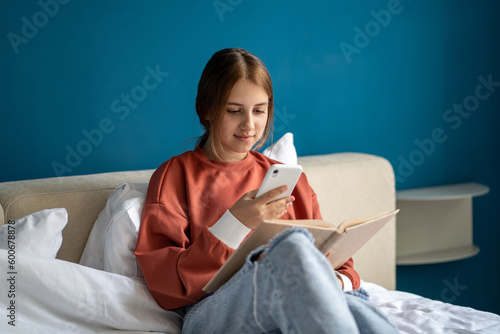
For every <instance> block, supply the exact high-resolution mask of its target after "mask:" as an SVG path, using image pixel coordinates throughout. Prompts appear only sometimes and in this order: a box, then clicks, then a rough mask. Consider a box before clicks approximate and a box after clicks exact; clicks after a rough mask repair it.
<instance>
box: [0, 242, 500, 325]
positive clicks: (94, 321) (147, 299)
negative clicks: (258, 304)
mask: <svg viewBox="0 0 500 334" xmlns="http://www.w3.org/2000/svg"><path fill="white" fill-rule="evenodd" d="M0 268H2V271H3V274H2V276H3V277H2V278H1V279H0V291H1V295H0V309H1V310H2V312H0V313H2V314H1V317H0V333H23V334H25V333H28V334H29V333H36V334H42V333H50V334H53V333H64V334H67V333H104V334H111V333H115V334H116V333H118V332H121V331H126V332H127V333H146V332H149V333H151V332H153V333H167V334H178V333H180V332H181V325H182V313H181V312H173V311H165V310H163V309H162V308H161V307H160V306H158V304H157V303H156V302H155V300H154V299H153V297H152V296H151V294H150V293H149V291H148V289H147V287H146V285H145V283H144V280H143V279H142V278H134V279H131V278H128V277H126V276H122V275H118V274H113V273H108V272H104V271H101V270H96V269H92V268H88V267H85V266H82V265H79V264H75V263H70V262H65V261H61V260H55V259H50V258H42V257H37V256H34V255H28V254H17V256H16V263H15V274H9V272H10V271H9V263H8V252H7V251H6V250H0ZM9 278H13V279H11V280H9ZM363 287H364V288H365V289H366V290H367V291H368V292H369V293H370V297H371V302H372V303H373V304H374V305H376V306H378V307H379V308H380V309H381V310H382V311H383V312H384V313H385V314H386V315H387V316H388V318H389V319H390V320H391V321H392V322H393V323H394V324H395V325H396V326H397V327H398V328H399V330H400V331H401V332H402V333H500V317H499V316H498V315H495V314H492V313H488V312H481V311H477V310H474V309H471V308H467V307H461V306H455V305H451V304H446V303H443V302H440V301H435V300H430V299H426V298H423V297H420V296H417V295H414V294H410V293H405V292H400V291H389V290H386V289H384V288H382V287H381V286H379V285H377V284H374V283H367V282H364V283H363ZM12 294H13V295H12ZM11 303H13V304H12V305H14V309H13V310H12V307H11ZM9 308H11V310H9ZM12 321H13V322H12ZM9 322H11V324H15V326H12V325H11V324H9Z"/></svg>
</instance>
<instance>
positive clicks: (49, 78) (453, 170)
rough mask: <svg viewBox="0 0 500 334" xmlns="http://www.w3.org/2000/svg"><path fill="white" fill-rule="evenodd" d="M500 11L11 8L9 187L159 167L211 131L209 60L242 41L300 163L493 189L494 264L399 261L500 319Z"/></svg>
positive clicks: (414, 282)
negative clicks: (198, 101)
mask: <svg viewBox="0 0 500 334" xmlns="http://www.w3.org/2000/svg"><path fill="white" fill-rule="evenodd" d="M499 15H500V4H499V3H498V2H496V1H480V2H477V1H472V0H470V1H466V0H442V1H433V0H418V1H411V0H401V1H399V2H398V1H395V0H390V1H368V0H363V1H357V2H356V3H353V2H351V1H345V0H342V1H340V0H336V1H326V0H324V1H320V0H312V1H308V2H304V1H262V0H253V1H249V0H218V1H212V0H210V1H195V2H189V3H188V2H185V1H85V2H84V1H68V0H59V2H55V0H41V1H39V2H37V1H20V0H19V1H15V2H14V1H8V2H7V1H2V2H1V3H0V16H1V20H0V28H1V30H0V32H1V35H2V36H4V37H2V40H1V48H0V50H1V54H0V59H1V62H0V69H1V72H0V73H1V76H0V83H1V93H0V106H1V107H0V108H1V110H2V113H1V119H0V140H1V142H2V145H1V146H2V151H1V156H2V159H1V160H0V161H1V163H0V181H10V180H20V179H28V178H42V177H53V176H58V175H76V174H88V173H97V172H107V171H118V170H135V169H145V168H156V167H157V166H158V165H159V164H160V163H161V162H163V161H165V160H166V159H168V158H169V157H170V156H172V155H175V154H179V153H181V152H182V151H184V150H185V149H190V148H191V147H192V142H189V141H186V139H187V138H190V137H196V136H198V135H199V134H200V127H199V125H198V121H197V118H196V117H195V112H194V98H195V94H196V86H197V82H198V79H199V76H200V74H201V71H202V69H203V67H204V65H205V63H206V61H207V60H208V59H209V57H210V56H211V55H212V54H213V53H214V52H215V51H217V50H219V49H221V48H225V47H236V46H238V47H243V48H246V49H248V50H250V51H251V52H253V53H255V54H256V55H257V56H259V57H261V58H262V59H263V60H264V62H265V63H266V64H267V66H268V68H269V71H270V73H271V75H272V77H273V83H274V88H275V101H276V115H277V117H276V131H275V137H279V136H280V135H282V134H284V133H285V132H287V131H291V132H293V133H294V134H295V140H296V146H297V151H298V153H299V154H300V155H308V154H320V153H330V152H344V151H356V152H366V153H373V154H377V155H381V156H384V157H386V158H387V159H388V160H389V161H390V162H391V163H392V164H393V166H394V169H395V172H396V175H397V177H398V182H397V188H398V189H400V190H401V189H408V188H414V187H423V186H432V185H441V184H449V183H457V182H469V181H474V182H480V183H483V184H486V185H488V186H489V187H490V189H491V192H490V193H489V194H488V195H485V196H482V197H478V198H476V199H475V200H474V210H475V211H474V223H475V226H474V238H475V243H476V244H477V245H479V246H480V247H481V252H480V254H479V255H477V256H475V257H473V258H471V259H468V260H462V261H456V262H451V263H446V264H440V265H429V266H410V267H399V268H398V272H397V274H398V281H397V283H398V288H399V289H400V290H406V291H413V292H417V293H419V294H422V295H424V296H427V297H430V298H434V299H442V298H443V296H445V297H446V298H443V299H446V301H452V302H453V303H456V304H460V305H467V306H472V307H475V308H479V309H482V310H488V311H493V312H495V313H500V302H499V300H500V288H499V284H498V282H499V281H500V266H499V265H498V262H499V261H498V258H499V257H500V247H499V246H498V243H497V242H496V240H497V238H498V235H500V227H499V225H500V221H499V219H498V218H497V216H496V215H495V213H496V209H497V207H498V204H499V203H500V195H499V190H500V182H499V178H498V173H499V171H500V159H499V144H500V135H499V131H498V124H499V122H500V117H499V114H500V86H499V85H500V84H499V82H500V62H499V60H498V59H500V49H499V43H498V39H499V35H500V34H499V33H500V23H499V21H498V17H499ZM488 81H490V83H489V84H485V82H488ZM460 105H463V107H462V109H461V110H460V109H459V108H460ZM455 281H456V282H457V283H458V284H459V285H460V287H461V289H460V290H457V291H458V293H457V294H455V295H454V297H455V298H450V296H449V295H443V291H444V289H446V288H447V282H452V283H453V282H455ZM452 297H453V296H452Z"/></svg>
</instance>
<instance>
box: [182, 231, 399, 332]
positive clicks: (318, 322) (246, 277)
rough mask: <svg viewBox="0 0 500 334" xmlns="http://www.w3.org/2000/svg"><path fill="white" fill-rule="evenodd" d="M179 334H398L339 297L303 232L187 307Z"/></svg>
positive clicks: (272, 246) (374, 313)
mask: <svg viewBox="0 0 500 334" xmlns="http://www.w3.org/2000/svg"><path fill="white" fill-rule="evenodd" d="M262 252H264V253H263V255H264V257H263V258H262V259H260V260H259V261H257V260H256V259H257V257H258V256H259V254H261V253H262ZM182 332H183V333H193V334H194V333H196V334H198V333H237V334H240V333H242V334H244V333H297V334H299V333H315V334H318V333H349V334H350V333H384V334H386V333H398V331H397V329H396V328H395V327H394V326H393V325H392V324H391V323H390V322H389V321H388V320H387V318H386V317H385V316H384V314H383V313H382V312H381V311H380V310H378V309H377V308H376V307H375V306H373V305H371V304H370V303H369V302H368V301H366V300H364V299H363V298H360V297H358V296H354V295H352V294H348V293H344V292H342V290H341V289H340V286H339V284H338V282H337V277H336V275H335V272H334V271H333V269H332V267H331V266H330V263H329V262H328V260H327V259H326V258H325V256H324V255H323V254H322V253H321V252H319V251H318V250H317V248H316V247H315V246H314V243H313V239H312V237H311V235H310V234H309V232H307V230H305V229H302V228H291V229H288V230H285V231H283V232H282V233H280V234H279V235H277V236H276V237H275V238H273V240H271V241H270V242H269V244H268V245H266V246H265V247H261V248H259V249H257V250H255V251H253V252H252V253H251V254H249V256H248V258H247V260H246V263H245V265H244V266H243V268H242V269H241V270H240V271H239V272H238V273H236V275H234V276H233V277H232V278H231V280H229V281H228V282H227V283H226V284H224V285H223V286H222V287H221V288H220V289H219V290H217V291H216V292H215V293H213V294H211V295H207V296H205V298H203V299H201V300H200V301H199V302H197V303H195V304H193V305H191V306H189V307H188V308H187V313H186V315H185V317H184V326H183V330H182Z"/></svg>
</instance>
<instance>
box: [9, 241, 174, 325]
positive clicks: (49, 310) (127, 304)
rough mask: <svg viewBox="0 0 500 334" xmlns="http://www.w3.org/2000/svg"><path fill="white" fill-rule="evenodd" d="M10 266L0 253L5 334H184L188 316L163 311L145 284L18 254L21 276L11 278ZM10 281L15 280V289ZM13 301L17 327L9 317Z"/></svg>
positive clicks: (59, 262) (114, 275)
mask: <svg viewBox="0 0 500 334" xmlns="http://www.w3.org/2000/svg"><path fill="white" fill-rule="evenodd" d="M7 261H8V254H7V251H6V250H3V249H2V250H0V268H2V275H1V279H0V291H1V295H0V309H1V310H2V311H1V312H0V314H1V317H0V333H23V334H29V333H37V334H41V333H50V334H54V333H64V334H72V333H74V334H76V333H104V334H107V333H117V332H118V331H127V333H145V332H153V333H168V334H174V333H175V334H177V333H180V331H181V324H182V316H181V315H180V314H178V313H176V312H172V311H165V310H163V309H162V308H161V307H160V306H158V304H157V303H156V301H155V300H154V299H153V297H152V296H151V294H150V293H149V291H148V289H147V287H146V285H145V283H144V281H143V279H142V278H137V279H131V278H128V277H126V276H122V275H117V274H113V273H108V272H104V271H100V270H96V269H92V268H88V267H84V266H82V265H79V264H75V263H70V262H66V261H61V260H54V259H50V258H42V257H36V256H32V255H28V254H16V259H15V264H14V272H15V273H16V274H8V272H10V271H11V270H9V264H8V263H7ZM9 277H15V280H14V281H12V282H13V283H14V285H11V283H12V282H9V281H8V279H9ZM8 291H13V293H14V294H15V298H11V297H12V295H11V296H10V297H9V293H8ZM12 301H14V302H15V304H14V305H15V312H14V313H13V314H14V316H15V319H14V320H15V322H14V324H15V326H12V325H10V324H9V321H12V319H11V318H9V317H7V316H8V315H10V314H11V311H9V310H7V308H8V307H10V304H11V302H12ZM6 313H7V314H6Z"/></svg>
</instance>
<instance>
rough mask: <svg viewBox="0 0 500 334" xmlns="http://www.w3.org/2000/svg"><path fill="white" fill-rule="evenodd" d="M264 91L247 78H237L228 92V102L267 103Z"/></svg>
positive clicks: (244, 103)
mask: <svg viewBox="0 0 500 334" xmlns="http://www.w3.org/2000/svg"><path fill="white" fill-rule="evenodd" d="M268 100H269V96H268V95H267V93H266V91H265V90H264V89H263V88H262V87H260V86H257V85H256V84H254V83H253V82H251V81H250V80H247V79H240V80H238V81H237V82H236V83H235V84H234V86H233V88H232V89H231V93H230V94H229V98H228V104H242V105H256V104H263V103H267V102H268Z"/></svg>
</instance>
